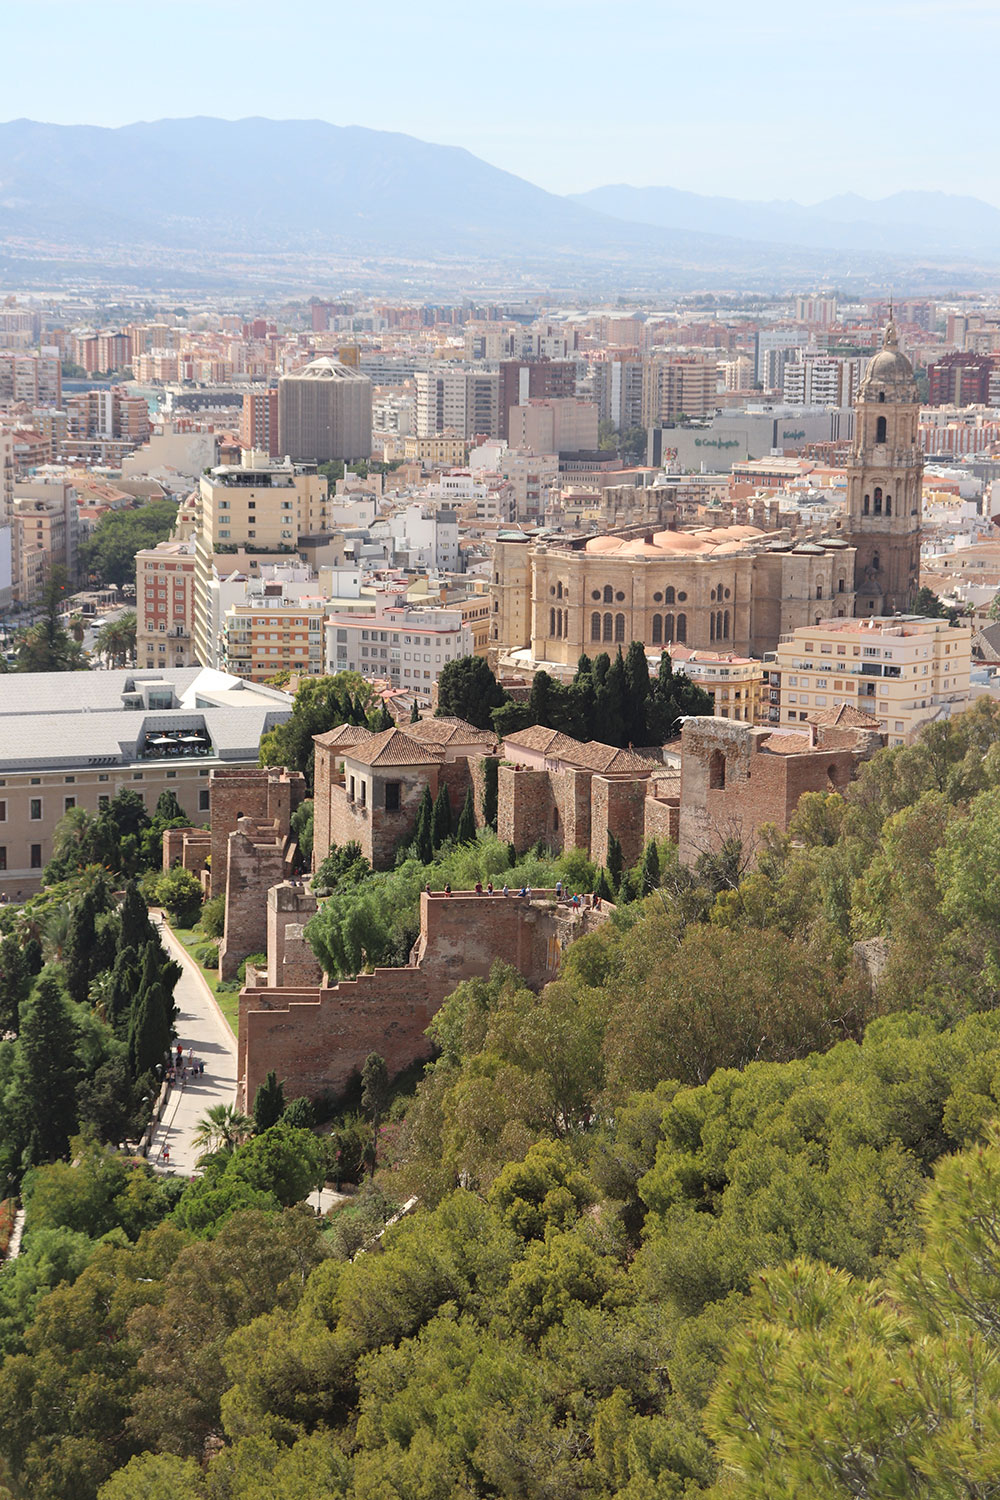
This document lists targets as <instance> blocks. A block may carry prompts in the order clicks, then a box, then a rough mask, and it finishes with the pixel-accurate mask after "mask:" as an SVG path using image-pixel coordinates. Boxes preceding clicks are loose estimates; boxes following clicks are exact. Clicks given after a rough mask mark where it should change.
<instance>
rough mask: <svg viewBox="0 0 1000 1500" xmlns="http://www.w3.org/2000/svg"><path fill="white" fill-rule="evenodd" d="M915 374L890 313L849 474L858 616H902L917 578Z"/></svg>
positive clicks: (862, 393) (866, 389)
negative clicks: (901, 345)
mask: <svg viewBox="0 0 1000 1500" xmlns="http://www.w3.org/2000/svg"><path fill="white" fill-rule="evenodd" d="M919 410H920V398H919V396H918V394H917V386H916V382H915V381H914V378H913V366H912V365H911V364H910V361H909V360H908V359H907V358H906V355H905V354H902V353H900V350H899V347H898V344H897V339H896V325H895V323H894V322H893V318H892V312H891V309H890V313H889V322H888V324H887V325H886V330H885V334H884V337H883V341H882V348H881V349H880V350H879V351H878V353H877V354H876V355H875V356H874V357H873V358H872V359H871V360H869V362H868V368H867V370H866V371H865V375H864V379H863V380H862V382H861V387H860V390H859V392H858V401H857V406H856V408H855V412H856V415H855V428H854V449H853V452H852V454H851V457H850V460H849V463H848V468H847V526H848V534H847V540H848V541H849V542H850V544H851V546H852V547H856V548H857V557H856V562H855V570H854V588H855V598H856V605H855V613H856V614H858V615H891V614H896V613H901V614H906V613H907V612H908V611H909V610H910V608H911V607H912V604H913V597H914V595H915V593H916V591H917V588H918V585H919V578H920V502H921V482H922V478H923V467H924V465H923V456H922V454H921V451H920V443H919V437H918V432H917V418H918V416H919Z"/></svg>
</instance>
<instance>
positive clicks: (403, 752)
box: [345, 729, 444, 766]
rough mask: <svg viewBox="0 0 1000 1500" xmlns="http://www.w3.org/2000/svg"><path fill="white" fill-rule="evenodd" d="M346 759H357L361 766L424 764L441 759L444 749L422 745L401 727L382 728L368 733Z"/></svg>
mask: <svg viewBox="0 0 1000 1500" xmlns="http://www.w3.org/2000/svg"><path fill="white" fill-rule="evenodd" d="M345 758H346V759H349V760H354V761H358V762H359V763H360V764H361V765H363V766H426V765H428V764H429V763H430V762H431V761H435V760H443V759H444V751H443V750H440V749H439V748H438V747H437V745H422V744H420V742H419V741H418V740H413V739H411V738H410V736H409V735H408V734H404V733H403V731H402V730H401V729H384V730H383V731H382V733H381V734H372V735H369V737H368V739H367V741H366V742H365V743H364V744H363V745H359V746H358V747H357V749H356V750H354V751H352V752H351V754H350V755H349V756H347V757H345Z"/></svg>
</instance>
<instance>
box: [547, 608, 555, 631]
mask: <svg viewBox="0 0 1000 1500" xmlns="http://www.w3.org/2000/svg"><path fill="white" fill-rule="evenodd" d="M555 633H556V612H555V610H554V609H550V610H549V635H550V636H553V635H555Z"/></svg>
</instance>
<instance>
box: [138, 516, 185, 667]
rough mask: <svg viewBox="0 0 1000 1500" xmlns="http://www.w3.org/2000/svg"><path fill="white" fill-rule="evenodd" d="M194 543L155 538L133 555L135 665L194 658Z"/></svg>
mask: <svg viewBox="0 0 1000 1500" xmlns="http://www.w3.org/2000/svg"><path fill="white" fill-rule="evenodd" d="M194 563H195V557H194V543H193V542H191V541H187V542H160V543H159V544H158V546H156V547H146V548H144V549H143V551H142V552H137V553H136V555H135V618H136V632H135V640H136V654H135V659H136V662H137V663H138V665H139V666H140V667H187V666H191V665H192V663H193V662H194V659H195V657H194Z"/></svg>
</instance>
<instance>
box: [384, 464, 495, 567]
mask: <svg viewBox="0 0 1000 1500" xmlns="http://www.w3.org/2000/svg"><path fill="white" fill-rule="evenodd" d="M467 477H468V479H469V483H470V485H471V482H472V481H471V476H467ZM470 498H473V497H470ZM383 524H384V525H385V526H387V527H388V531H389V535H390V536H391V537H392V542H393V552H394V555H395V557H396V558H397V560H398V562H399V564H400V565H401V566H405V567H408V568H416V569H420V570H424V569H429V570H430V571H432V572H436V573H455V572H457V571H458V568H459V551H458V517H457V515H456V514H455V512H454V510H451V509H450V508H447V506H446V505H445V504H434V503H428V502H427V501H420V500H416V501H414V502H413V503H412V504H411V505H407V506H405V507H404V508H403V509H402V510H398V511H396V512H395V514H393V515H389V516H386V517H383Z"/></svg>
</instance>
